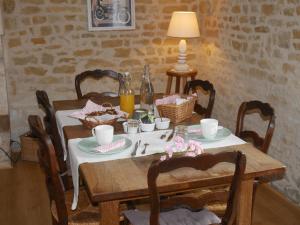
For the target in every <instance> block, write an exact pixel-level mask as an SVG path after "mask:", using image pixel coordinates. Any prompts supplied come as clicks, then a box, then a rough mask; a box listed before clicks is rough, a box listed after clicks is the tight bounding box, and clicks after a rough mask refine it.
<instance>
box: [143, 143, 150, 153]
mask: <svg viewBox="0 0 300 225" xmlns="http://www.w3.org/2000/svg"><path fill="white" fill-rule="evenodd" d="M148 145H149V144H148V143H145V144H144V149H143V151H142V155H144V154H145V153H146V148H147V147H148Z"/></svg>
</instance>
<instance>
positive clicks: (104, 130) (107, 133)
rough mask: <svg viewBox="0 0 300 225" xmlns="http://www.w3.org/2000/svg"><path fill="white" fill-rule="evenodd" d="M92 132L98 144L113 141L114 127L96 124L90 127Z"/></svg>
mask: <svg viewBox="0 0 300 225" xmlns="http://www.w3.org/2000/svg"><path fill="white" fill-rule="evenodd" d="M92 134H93V136H94V137H96V140H97V143H98V144H99V145H107V144H110V143H111V142H112V141H113V138H114V127H113V126H110V125H98V126H96V127H94V128H93V129H92Z"/></svg>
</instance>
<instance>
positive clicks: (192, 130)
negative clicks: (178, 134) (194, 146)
mask: <svg viewBox="0 0 300 225" xmlns="http://www.w3.org/2000/svg"><path fill="white" fill-rule="evenodd" d="M188 132H189V133H200V134H201V133H202V131H201V129H200V128H198V129H196V128H195V129H189V130H188Z"/></svg>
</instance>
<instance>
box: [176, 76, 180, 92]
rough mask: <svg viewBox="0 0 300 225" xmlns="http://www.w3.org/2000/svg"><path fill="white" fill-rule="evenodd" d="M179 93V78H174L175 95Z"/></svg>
mask: <svg viewBox="0 0 300 225" xmlns="http://www.w3.org/2000/svg"><path fill="white" fill-rule="evenodd" d="M179 92H180V77H176V87H175V93H179Z"/></svg>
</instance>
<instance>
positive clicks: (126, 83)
mask: <svg viewBox="0 0 300 225" xmlns="http://www.w3.org/2000/svg"><path fill="white" fill-rule="evenodd" d="M120 109H121V110H122V111H124V112H127V113H128V114H129V117H131V116H132V113H133V111H134V90H133V88H132V86H131V77H130V74H129V72H125V73H124V75H123V83H122V84H121V86H120Z"/></svg>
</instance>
